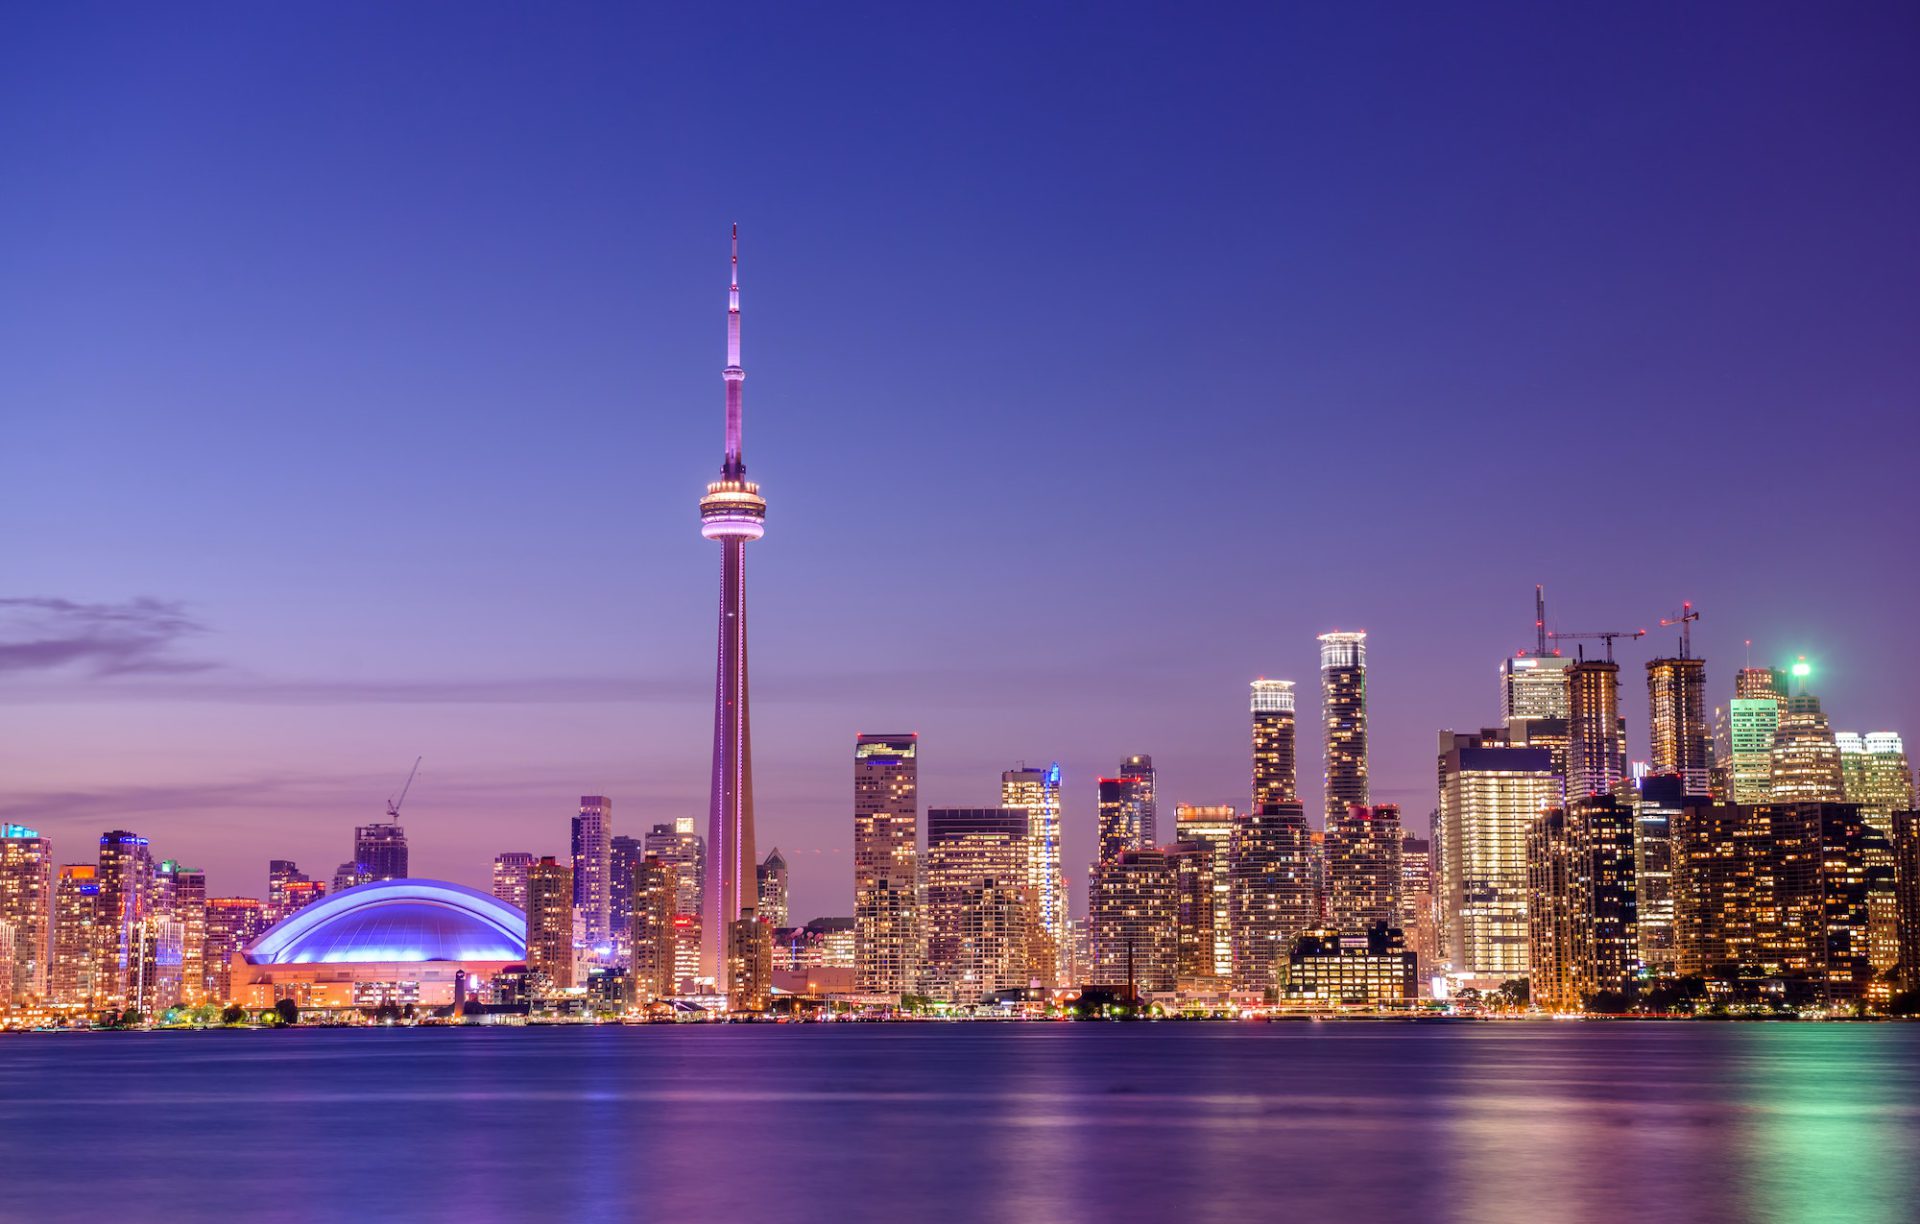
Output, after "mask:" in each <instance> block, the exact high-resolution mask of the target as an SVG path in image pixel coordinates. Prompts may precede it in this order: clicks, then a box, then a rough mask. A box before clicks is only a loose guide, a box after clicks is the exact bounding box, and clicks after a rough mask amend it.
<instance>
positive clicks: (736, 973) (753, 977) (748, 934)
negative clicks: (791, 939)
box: [727, 906, 773, 1012]
mask: <svg viewBox="0 0 1920 1224" xmlns="http://www.w3.org/2000/svg"><path fill="white" fill-rule="evenodd" d="M772 996H773V928H772V927H770V926H768V925H767V924H766V923H764V922H762V921H760V918H759V916H758V915H756V914H755V913H754V912H753V909H752V907H751V906H749V907H748V908H747V909H746V910H744V911H743V912H742V913H741V915H740V916H739V917H738V918H735V919H734V920H733V925H732V927H730V928H729V929H728V931H727V1010H728V1011H733V1012H763V1011H765V1010H767V1004H768V1002H769V1001H770V1000H771V999H772Z"/></svg>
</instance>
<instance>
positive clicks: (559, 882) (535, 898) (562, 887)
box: [526, 854, 574, 992]
mask: <svg viewBox="0 0 1920 1224" xmlns="http://www.w3.org/2000/svg"><path fill="white" fill-rule="evenodd" d="M573 921H574V920H573V868H571V867H569V866H568V865H567V864H565V863H562V862H561V861H560V860H559V859H557V858H555V857H553V856H552V855H550V854H549V855H546V856H545V857H543V858H542V859H541V860H540V861H539V862H537V863H535V864H534V865H533V866H532V867H530V868H528V870H527V913H526V960H527V969H528V970H529V971H530V972H531V973H533V974H534V975H535V976H536V977H537V978H538V979H539V980H540V982H541V983H542V984H543V985H544V987H545V989H546V990H548V991H550V992H558V991H564V990H570V989H572V988H573V986H574V980H573V976H574V975H573V964H574V956H573Z"/></svg>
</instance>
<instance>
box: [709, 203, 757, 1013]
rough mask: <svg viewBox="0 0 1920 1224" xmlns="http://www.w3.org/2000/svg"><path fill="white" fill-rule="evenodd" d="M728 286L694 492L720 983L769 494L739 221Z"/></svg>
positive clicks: (745, 813)
mask: <svg viewBox="0 0 1920 1224" xmlns="http://www.w3.org/2000/svg"><path fill="white" fill-rule="evenodd" d="M731 261H732V262H731V271H732V276H731V283H730V285H729V287H728V290H727V364H726V368H725V369H723V370H722V371H721V379H722V380H723V381H724V382H725V384H726V393H727V422H726V446H725V450H724V451H723V453H722V458H721V461H720V479H719V480H716V481H714V482H713V483H711V484H709V485H708V486H707V492H706V495H705V496H704V497H702V498H701V499H700V534H701V535H702V536H704V537H705V538H707V539H709V540H718V541H720V548H721V553H720V647H719V659H718V662H717V663H716V665H715V669H714V694H713V780H712V788H711V790H710V792H709V799H708V805H707V884H706V896H705V898H704V900H705V902H706V913H705V917H704V922H703V925H704V926H705V928H706V938H705V940H704V946H703V951H702V953H701V969H702V972H703V973H707V974H711V975H712V976H713V978H714V981H715V987H716V989H718V990H719V991H721V992H722V993H724V992H725V991H726V989H727V983H726V957H725V955H724V950H725V948H726V943H727V932H728V930H729V929H730V928H731V926H732V924H733V921H734V919H736V918H738V917H739V916H740V911H741V909H742V908H747V909H751V908H752V907H753V899H754V895H755V893H756V892H757V891H758V884H757V881H756V880H755V878H754V868H755V867H756V866H757V865H758V864H759V861H760V860H759V856H758V855H757V854H756V853H755V850H754V840H753V736H752V725H751V721H750V719H749V717H748V703H747V570H746V564H747V542H748V541H749V540H757V539H759V538H760V537H761V536H762V535H764V534H765V533H766V519H767V502H766V498H765V497H763V496H762V495H761V493H760V486H759V485H757V484H755V483H754V482H753V481H751V480H748V479H747V460H746V452H745V449H744V446H743V444H742V432H741V429H742V408H741V391H742V384H744V383H745V382H746V378H747V372H746V370H744V369H743V368H742V367H741V365H740V230H739V227H737V226H736V227H735V228H734V232H733V253H732V256H731Z"/></svg>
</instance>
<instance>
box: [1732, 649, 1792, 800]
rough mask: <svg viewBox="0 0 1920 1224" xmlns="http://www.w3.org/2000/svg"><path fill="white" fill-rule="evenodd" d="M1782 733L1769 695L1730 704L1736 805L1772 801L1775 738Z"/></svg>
mask: <svg viewBox="0 0 1920 1224" xmlns="http://www.w3.org/2000/svg"><path fill="white" fill-rule="evenodd" d="M1740 674H1741V675H1742V676H1745V675H1746V674H1747V673H1746V672H1741V673H1740ZM1763 674H1769V675H1770V674H1771V673H1763ZM1779 729H1780V703H1779V702H1778V701H1775V700H1774V699H1773V697H1772V696H1771V695H1770V694H1769V695H1767V696H1762V697H1735V698H1734V699H1733V700H1732V701H1730V702H1728V703H1727V746H1728V749H1729V757H1730V760H1729V768H1728V774H1729V778H1728V782H1729V785H1730V787H1731V792H1732V796H1733V801H1734V802H1735V803H1746V804H1753V803H1765V802H1766V801H1767V800H1768V799H1770V798H1772V796H1773V737H1774V734H1775V732H1777V731H1778V730H1779Z"/></svg>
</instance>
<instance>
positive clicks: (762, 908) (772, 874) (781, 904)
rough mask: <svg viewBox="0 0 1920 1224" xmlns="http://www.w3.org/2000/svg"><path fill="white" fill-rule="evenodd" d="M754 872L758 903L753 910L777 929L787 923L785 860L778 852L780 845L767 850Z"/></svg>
mask: <svg viewBox="0 0 1920 1224" xmlns="http://www.w3.org/2000/svg"><path fill="white" fill-rule="evenodd" d="M754 874H755V877H756V878H757V880H758V881H759V888H760V904H759V905H758V906H757V907H755V912H756V913H758V914H759V916H760V918H761V920H762V921H763V922H765V923H766V924H767V925H768V926H770V927H773V928H775V929H778V928H780V927H783V926H785V925H787V860H786V856H785V855H783V854H781V853H780V847H778V846H775V847H774V848H773V849H772V850H769V851H768V852H767V857H765V858H763V859H761V860H760V866H759V868H758V869H756V871H755V873H754Z"/></svg>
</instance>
